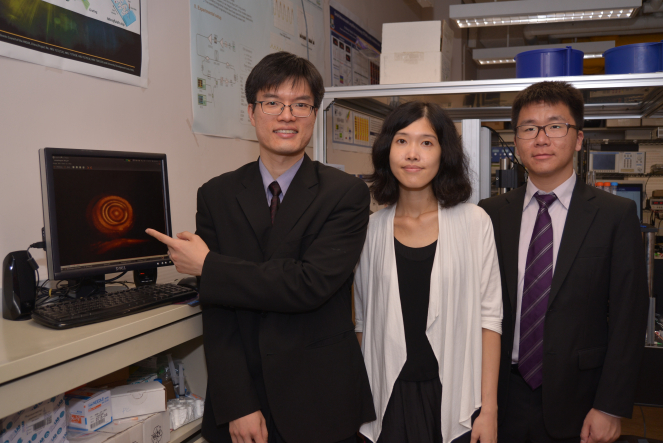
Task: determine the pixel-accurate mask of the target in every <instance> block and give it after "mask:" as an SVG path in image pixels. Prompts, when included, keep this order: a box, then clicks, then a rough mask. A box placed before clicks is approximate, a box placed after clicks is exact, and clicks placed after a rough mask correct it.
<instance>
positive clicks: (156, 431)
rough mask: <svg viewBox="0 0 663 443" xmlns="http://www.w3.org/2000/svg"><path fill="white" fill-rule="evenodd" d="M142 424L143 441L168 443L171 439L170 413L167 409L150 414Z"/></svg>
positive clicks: (143, 442) (146, 442) (145, 442)
mask: <svg viewBox="0 0 663 443" xmlns="http://www.w3.org/2000/svg"><path fill="white" fill-rule="evenodd" d="M142 425H143V441H142V443H168V442H169V441H170V414H168V412H167V411H164V412H160V413H158V414H154V415H152V416H150V417H149V418H148V419H147V420H145V421H144V422H143V423H142Z"/></svg>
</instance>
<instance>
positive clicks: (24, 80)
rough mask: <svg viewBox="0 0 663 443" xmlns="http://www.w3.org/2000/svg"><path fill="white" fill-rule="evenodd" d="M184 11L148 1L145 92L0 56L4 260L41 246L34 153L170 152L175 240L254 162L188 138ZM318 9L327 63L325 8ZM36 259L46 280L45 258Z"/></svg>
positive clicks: (399, 17)
mask: <svg viewBox="0 0 663 443" xmlns="http://www.w3.org/2000/svg"><path fill="white" fill-rule="evenodd" d="M256 1H258V0H256ZM262 1H264V0H262ZM188 3H189V2H188V1H183V0H180V1H175V0H161V1H154V0H148V32H149V51H150V52H149V54H150V62H149V87H148V88H147V89H141V88H137V87H133V86H127V85H124V84H120V83H114V82H110V81H105V80H101V79H98V78H95V77H88V76H85V75H80V74H74V73H70V72H66V71H59V70H56V69H51V68H45V67H43V66H40V65H34V64H30V63H25V62H22V61H18V60H14V59H10V58H4V57H0V259H2V258H3V257H4V256H5V255H6V254H7V253H8V252H10V251H15V250H20V249H25V248H27V247H28V245H29V244H30V243H33V242H36V241H40V240H41V238H40V237H41V234H40V232H41V227H42V226H43V218H42V210H41V189H40V182H39V167H38V157H37V151H38V150H39V149H40V148H44V147H62V148H78V149H107V150H124V151H143V152H164V153H166V154H167V155H168V169H169V171H168V172H169V179H170V196H171V197H170V198H171V207H172V213H171V215H172V223H173V229H174V231H175V232H179V231H183V230H190V231H193V230H195V219H194V217H195V212H196V190H197V189H198V187H199V186H200V185H201V184H203V183H204V182H205V181H207V180H209V179H210V178H212V177H214V176H216V175H219V174H221V173H223V172H227V171H231V170H233V169H236V168H238V167H239V166H241V165H243V164H245V163H247V162H249V161H253V160H255V159H256V158H257V156H258V148H257V144H256V143H254V142H249V141H242V140H231V139H224V138H216V137H207V136H203V135H194V134H193V133H192V132H191V129H190V124H191V122H192V109H191V95H190V94H191V88H190V81H191V74H190V61H189V60H190V58H189V25H188V16H189V6H188ZM339 3H341V4H342V5H344V6H345V7H346V8H348V9H349V10H351V11H352V12H354V13H355V14H356V15H358V16H360V17H364V18H365V19H366V20H367V22H368V24H369V26H371V27H372V28H374V29H376V30H381V28H382V23H383V22H390V21H415V20H418V19H419V18H418V16H417V14H416V8H413V7H412V6H408V5H407V4H406V3H405V2H404V1H403V0H341V1H339ZM324 9H325V17H326V18H325V20H326V23H325V24H324V26H325V27H326V32H325V36H326V39H327V41H326V43H325V48H326V58H325V60H326V61H327V63H328V60H329V49H328V48H329V42H328V38H329V20H328V17H329V9H328V0H325V8H324ZM324 76H325V78H326V79H329V77H330V75H329V67H328V66H327V67H326V69H325V72H324ZM327 81H328V80H327ZM309 155H311V152H310V151H309ZM33 255H34V256H35V258H36V259H37V262H38V263H39V264H40V266H42V268H43V269H42V274H41V275H42V278H43V276H44V272H45V265H46V261H45V256H44V253H43V251H36V252H35V253H34V254H33Z"/></svg>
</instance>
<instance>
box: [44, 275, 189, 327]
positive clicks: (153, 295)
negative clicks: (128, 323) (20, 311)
mask: <svg viewBox="0 0 663 443" xmlns="http://www.w3.org/2000/svg"><path fill="white" fill-rule="evenodd" d="M196 295H197V293H196V291H194V290H193V289H190V288H187V287H184V286H178V285H174V284H160V285H146V286H139V287H137V288H131V289H125V290H123V291H117V292H105V293H102V294H97V295H93V296H90V297H86V298H78V299H66V300H63V301H58V302H54V303H49V304H45V305H43V306H38V307H37V308H36V309H35V310H34V311H32V319H33V320H34V321H36V322H37V323H40V324H42V325H44V326H48V327H49V328H55V329H67V328H73V327H76V326H83V325H88V324H90V323H97V322H101V321H106V320H111V319H114V318H118V317H124V316H127V315H131V314H135V313H137V312H141V311H146V310H148V309H153V308H157V307H159V306H164V305H168V304H171V303H177V302H181V301H185V300H190V299H192V298H195V297H196Z"/></svg>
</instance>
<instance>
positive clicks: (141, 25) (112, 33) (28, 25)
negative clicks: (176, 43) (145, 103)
mask: <svg viewBox="0 0 663 443" xmlns="http://www.w3.org/2000/svg"><path fill="white" fill-rule="evenodd" d="M145 3H146V0H21V1H16V0H0V55H3V56H5V57H11V58H16V59H19V60H23V61H27V62H31V63H37V64H40V65H44V66H49V67H52V68H57V69H63V70H66V71H72V72H78V73H80V74H86V75H92V76H95V77H101V78H105V79H109V80H115V81H118V82H123V83H128V84H131V85H136V86H142V87H144V88H146V87H147V65H148V51H147V48H148V45H147V10H146V6H145Z"/></svg>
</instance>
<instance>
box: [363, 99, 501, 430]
mask: <svg viewBox="0 0 663 443" xmlns="http://www.w3.org/2000/svg"><path fill="white" fill-rule="evenodd" d="M372 156H373V166H374V168H375V172H374V173H373V175H372V180H371V181H372V184H371V192H372V193H373V196H374V198H375V199H376V200H377V202H378V203H380V204H386V205H388V206H387V207H386V208H385V209H382V210H381V211H379V212H377V213H375V214H373V215H372V216H371V219H370V222H369V226H368V234H367V237H366V243H365V245H364V249H363V251H362V254H361V258H360V260H359V264H358V266H357V271H356V274H355V312H356V318H355V320H356V332H357V337H358V338H359V341H360V343H361V348H362V352H363V354H364V361H365V363H366V369H367V371H368V377H369V380H370V383H371V389H372V392H373V399H374V402H375V410H376V413H377V416H378V418H377V420H375V421H373V422H370V423H365V424H364V425H363V426H362V427H361V430H360V432H361V433H362V434H363V435H365V436H366V437H367V438H368V439H369V440H370V441H372V442H377V443H396V442H397V443H408V442H409V443H428V442H430V443H441V442H444V443H450V442H452V441H454V440H456V439H457V440H458V441H466V442H470V441H472V443H474V442H476V441H477V440H480V441H481V443H495V441H496V440H497V379H498V369H499V358H500V357H499V356H500V334H501V330H502V329H501V325H502V296H501V286H500V274H499V268H498V262H497V254H496V251H495V243H494V237H493V228H492V224H491V221H490V218H489V217H488V215H487V214H486V213H485V212H484V211H483V210H482V209H480V208H479V207H477V206H476V205H473V204H469V203H465V202H466V201H467V200H468V198H469V197H470V195H471V192H472V191H471V189H472V188H471V184H470V180H469V176H468V175H469V174H468V161H467V157H466V156H465V154H464V152H463V148H462V144H461V142H460V138H459V136H458V133H457V132H456V129H455V126H454V124H453V122H452V121H451V120H450V119H449V117H448V116H447V115H446V113H444V111H443V110H442V109H441V108H440V107H439V106H437V105H435V104H428V103H421V102H411V103H406V104H404V105H401V106H399V107H398V108H396V109H395V110H394V111H393V112H392V113H391V114H390V115H389V116H388V117H387V118H386V120H385V122H384V125H383V127H382V132H381V133H380V135H379V136H378V138H377V140H376V141H375V144H374V145H373V155H372ZM477 413H478V416H477Z"/></svg>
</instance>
